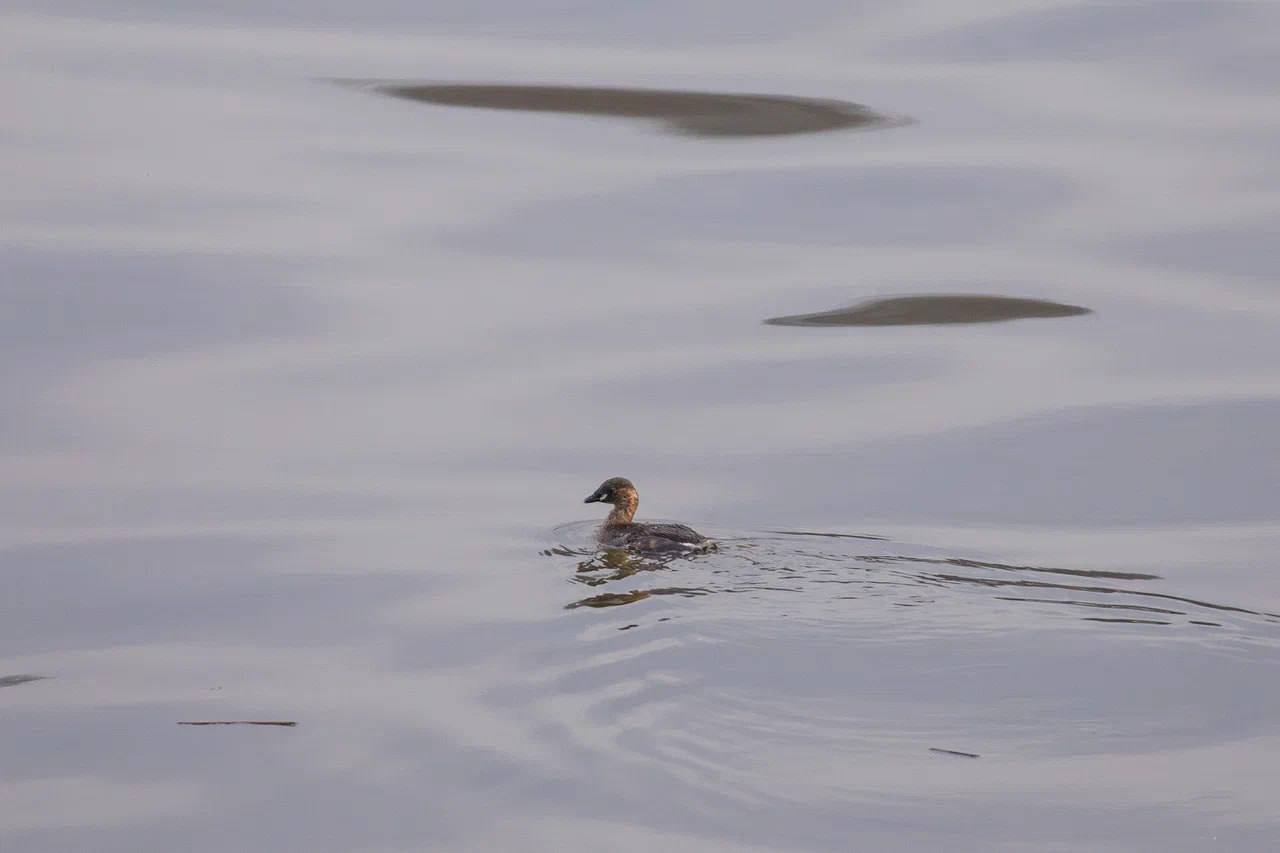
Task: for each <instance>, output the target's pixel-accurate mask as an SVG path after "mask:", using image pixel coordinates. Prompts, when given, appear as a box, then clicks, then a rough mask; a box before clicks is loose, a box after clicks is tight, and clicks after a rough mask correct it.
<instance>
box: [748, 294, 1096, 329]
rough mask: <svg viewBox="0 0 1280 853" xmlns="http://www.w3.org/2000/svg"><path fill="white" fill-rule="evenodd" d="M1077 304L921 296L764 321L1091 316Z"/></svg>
mask: <svg viewBox="0 0 1280 853" xmlns="http://www.w3.org/2000/svg"><path fill="white" fill-rule="evenodd" d="M1092 313H1093V312H1092V311H1091V310H1090V309H1088V308H1082V307H1080V306H1079V305H1064V304H1062V303H1060V302H1046V301H1044V300H1041V299H1019V298H1014V297H1011V296H981V295H956V296H948V295H934V296H929V295H923V296H895V297H893V298H891V299H873V300H871V301H870V302H863V303H860V304H858V305H854V306H851V307H849V308H837V309H836V310H834V311H822V312H819V313H817V314H794V315H791V316H787V317H772V318H770V319H768V320H765V321H764V322H765V324H766V325H769V326H930V325H949V324H959V323H1000V322H1004V321H1006V320H1024V319H1030V318H1037V317H1074V316H1078V315H1080V314H1092Z"/></svg>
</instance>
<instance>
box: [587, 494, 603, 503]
mask: <svg viewBox="0 0 1280 853" xmlns="http://www.w3.org/2000/svg"><path fill="white" fill-rule="evenodd" d="M603 497H604V492H600V491H595V492H592V493H591V494H589V495H587V497H586V499H585V500H583V503H584V504H598V503H600V500H601V499H602V498H603Z"/></svg>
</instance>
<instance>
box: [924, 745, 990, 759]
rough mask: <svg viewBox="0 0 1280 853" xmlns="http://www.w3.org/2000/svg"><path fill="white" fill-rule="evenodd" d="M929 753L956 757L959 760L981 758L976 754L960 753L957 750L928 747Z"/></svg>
mask: <svg viewBox="0 0 1280 853" xmlns="http://www.w3.org/2000/svg"><path fill="white" fill-rule="evenodd" d="M929 751H930V752H940V753H942V754H943V755H958V756H960V757H961V758H981V757H982V756H981V755H978V753H976V752H961V751H960V750H958V749H942V748H941V747H937V746H931V747H929Z"/></svg>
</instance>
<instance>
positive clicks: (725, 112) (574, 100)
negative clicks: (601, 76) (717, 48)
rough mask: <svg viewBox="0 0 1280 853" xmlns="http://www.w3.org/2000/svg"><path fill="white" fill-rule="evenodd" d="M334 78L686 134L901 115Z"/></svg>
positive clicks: (680, 96)
mask: <svg viewBox="0 0 1280 853" xmlns="http://www.w3.org/2000/svg"><path fill="white" fill-rule="evenodd" d="M336 82H339V83H345V84H347V85H352V86H359V87H362V88H367V89H370V90H372V91H375V92H379V93H381V94H384V95H390V96H392V97H394V98H403V99H406V100H410V101H418V102H420V103H427V104H436V105H439V106H449V107H471V108H476V109H491V110H520V111H526V112H546V113H570V114H574V115H591V116H610V117H617V118H639V119H655V120H658V121H661V122H663V123H664V125H665V126H666V129H667V130H668V131H670V132H673V133H681V134H686V135H689V136H710V137H726V136H785V135H788V134H796V133H818V132H821V131H828V130H847V129H855V128H868V127H891V126H895V125H901V124H905V123H906V121H905V120H904V119H901V118H893V117H890V116H886V115H881V114H879V113H876V112H873V111H872V110H870V109H868V108H867V107H864V106H863V105H861V104H855V103H851V102H849V101H839V100H828V99H821V98H802V97H795V96H791V95H753V94H736V93H728V92H724V93H720V92H689V91H682V90H677V89H629V88H609V87H594V86H537V85H509V84H502V83H415V82H390V81H375V80H339V81H336Z"/></svg>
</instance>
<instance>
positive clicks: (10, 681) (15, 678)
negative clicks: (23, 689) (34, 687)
mask: <svg viewBox="0 0 1280 853" xmlns="http://www.w3.org/2000/svg"><path fill="white" fill-rule="evenodd" d="M48 677H49V676H47V675H0V687H17V686H18V685H19V684H30V683H31V682H32V681H44V680H45V679H46V678H48Z"/></svg>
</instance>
